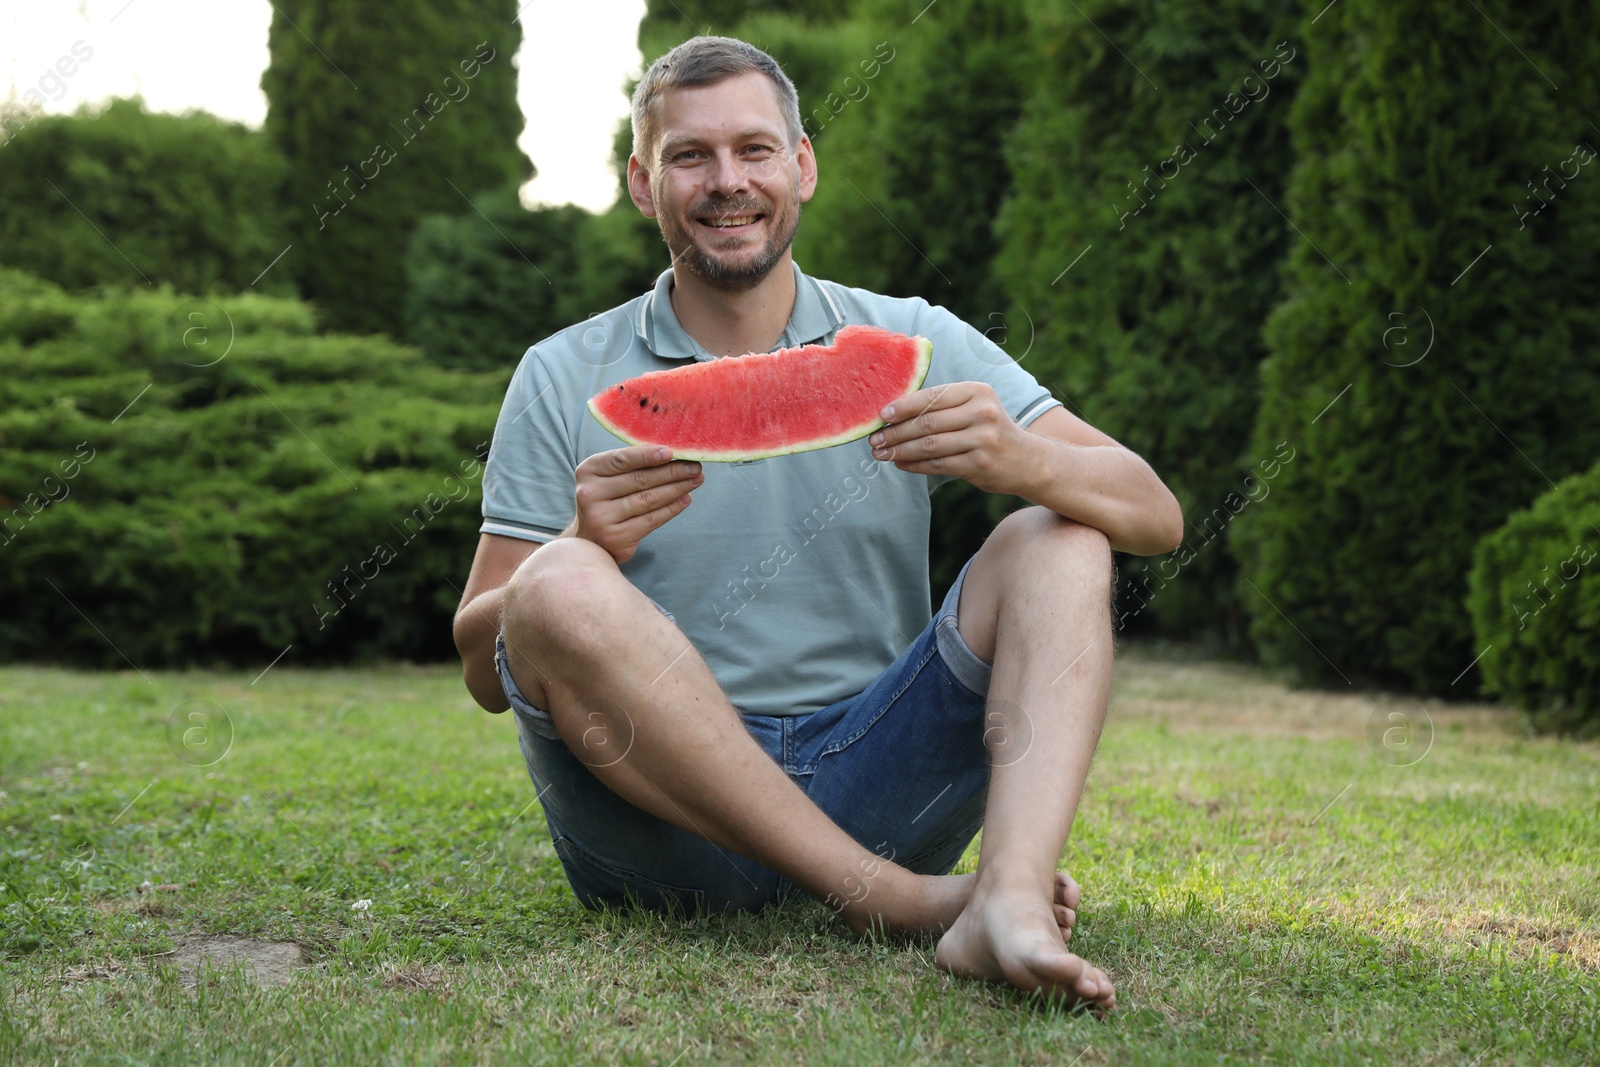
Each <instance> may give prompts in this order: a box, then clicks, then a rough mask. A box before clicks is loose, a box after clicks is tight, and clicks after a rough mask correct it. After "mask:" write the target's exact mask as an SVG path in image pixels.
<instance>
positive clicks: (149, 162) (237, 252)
mask: <svg viewBox="0 0 1600 1067" xmlns="http://www.w3.org/2000/svg"><path fill="white" fill-rule="evenodd" d="M283 172H284V162H283V160H282V158H281V157H280V156H279V155H278V154H277V152H276V151H275V150H274V149H273V147H272V145H271V143H270V142H269V141H268V140H267V139H266V137H265V136H263V135H262V134H261V133H259V132H257V131H255V130H250V129H247V128H246V127H244V126H242V125H240V124H238V123H233V122H225V121H223V120H222V119H219V118H217V117H216V116H214V115H208V114H205V113H203V112H200V113H193V114H188V115H161V114H151V113H149V112H146V111H145V110H144V104H143V102H142V101H140V100H136V99H135V100H113V101H112V102H111V103H110V104H109V105H108V106H106V107H105V109H104V110H102V111H98V112H97V111H92V110H89V109H87V108H80V109H79V110H78V112H77V114H75V115H63V116H53V115H46V116H40V117H38V118H33V119H31V120H30V121H29V122H27V124H26V125H21V126H19V128H18V129H17V133H16V135H15V137H12V138H9V139H7V140H5V141H4V142H3V144H0V264H4V265H6V266H10V267H16V268H19V269H22V270H26V271H29V272H31V273H34V274H37V275H39V276H40V277H43V278H47V279H49V280H51V281H54V282H56V283H58V284H60V285H63V286H65V287H67V288H68V289H82V288H87V287H91V286H97V285H113V286H127V285H146V284H153V285H160V284H169V285H171V286H172V287H173V288H174V289H177V290H179V291H181V292H187V293H206V292H217V291H238V290H242V289H246V288H248V287H250V284H251V282H252V281H253V280H255V279H256V278H257V277H258V276H259V275H261V273H262V272H263V271H264V270H266V268H267V266H268V265H269V264H271V263H272V261H273V259H274V258H275V257H276V256H277V255H278V254H279V253H280V252H282V251H283V250H284V247H285V246H286V245H287V244H288V243H289V239H288V238H287V237H286V236H285V227H284V220H283V217H282V214H281V212H280V210H279V208H278V202H277V196H278V184H279V182H280V181H281V180H282V176H283ZM279 266H280V267H281V266H282V264H279ZM255 288H256V289H257V290H258V291H262V292H267V293H287V292H291V291H292V289H293V286H292V284H291V277H290V274H289V272H288V271H284V270H279V269H274V270H272V271H268V272H267V273H266V275H265V276H264V277H261V279H260V281H259V282H257V283H256V285H255Z"/></svg>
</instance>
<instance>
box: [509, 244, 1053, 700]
mask: <svg viewBox="0 0 1600 1067" xmlns="http://www.w3.org/2000/svg"><path fill="white" fill-rule="evenodd" d="M794 269H795V282H796V292H795V304H794V311H793V313H792V314H791V316H790V319H789V325H788V328H787V329H786V330H785V331H784V334H783V337H782V339H781V341H780V347H793V346H795V345H802V344H811V343H823V344H828V343H831V342H832V341H833V337H834V333H835V332H836V331H837V330H838V329H839V327H841V326H845V325H849V324H852V323H863V324H869V325H874V326H882V327H884V328H886V329H890V330H894V331H896V332H899V333H904V334H912V335H920V336H922V337H926V338H928V339H929V340H930V341H932V342H933V362H932V366H931V367H930V369H929V371H928V377H927V381H926V382H925V383H924V388H931V387H933V386H937V385H943V384H946V383H949V382H961V381H984V382H988V383H989V384H990V385H992V386H993V387H994V390H995V393H996V394H997V395H998V396H999V398H1000V401H1001V403H1002V404H1004V405H1005V408H1006V410H1007V411H1008V412H1010V413H1011V416H1012V418H1013V419H1015V420H1016V421H1017V422H1018V423H1019V424H1021V425H1024V426H1025V425H1027V424H1028V423H1030V422H1032V421H1033V420H1034V419H1036V418H1038V417H1039V416H1040V415H1042V414H1043V413H1044V412H1045V411H1047V410H1049V409H1050V408H1052V407H1056V406H1058V401H1056V400H1055V399H1054V398H1053V397H1051V395H1050V392H1049V390H1047V389H1045V388H1044V387H1043V386H1041V385H1040V384H1039V383H1038V382H1037V381H1035V380H1034V378H1033V376H1032V375H1031V374H1029V373H1028V372H1027V371H1025V370H1023V369H1022V368H1021V367H1020V366H1018V365H1017V363H1016V362H1015V361H1014V360H1013V359H1012V358H1011V357H1010V356H1008V355H1006V353H1005V352H1004V351H1002V350H1001V349H1000V348H998V347H997V346H996V345H995V344H994V343H993V342H991V341H990V340H989V339H988V338H986V337H984V336H983V335H982V334H981V333H979V332H978V331H977V330H975V329H973V328H972V327H971V326H968V325H967V324H966V323H964V322H962V321H961V320H960V319H958V318H956V317H955V316H954V315H952V314H951V313H950V312H948V311H946V310H945V309H944V308H942V307H934V306H932V305H930V304H928V302H927V301H925V300H922V299H920V298H913V299H899V298H894V297H887V296H880V295H878V294H876V293H869V292H867V291H865V290H862V289H849V288H846V287H845V286H842V285H837V284H835V283H833V282H828V281H822V280H820V279H816V278H811V277H809V276H807V275H805V274H803V273H801V271H800V269H799V267H798V266H797V267H795V268H794ZM671 286H672V271H671V270H668V271H666V272H665V273H663V274H662V275H661V277H660V278H659V279H658V280H657V282H656V286H655V289H654V290H652V291H651V292H648V293H645V294H644V295H643V296H641V297H639V298H638V299H636V300H630V301H629V302H628V303H626V304H623V305H622V306H621V307H618V308H614V309H612V310H611V311H607V312H605V313H604V314H601V315H596V316H595V317H593V318H591V319H588V320H586V321H584V322H581V323H579V324H577V325H576V326H572V327H571V328H569V329H566V330H563V331H561V332H560V333H558V334H555V335H554V336H553V337H550V338H548V339H546V340H544V341H541V342H539V343H538V344H536V345H534V346H533V347H532V348H530V349H528V351H527V352H526V353H524V354H523V357H522V362H521V363H520V364H518V366H517V370H516V373H515V374H514V375H513V376H512V379H511V385H510V387H509V388H508V389H507V391H506V398H505V404H504V406H503V407H502V408H501V411H500V418H499V421H498V423H497V424H496V426H495V432H494V442H493V445H492V446H491V448H490V450H489V459H488V462H487V464H486V467H485V470H484V477H483V526H482V529H483V531H484V532H485V533H492V534H500V535H502V536H505V537H520V538H524V539H527V540H530V541H541V542H542V541H549V540H551V539H552V538H554V537H555V536H556V535H557V534H558V533H560V532H561V530H562V529H564V528H565V527H566V525H567V524H568V523H569V522H571V521H572V517H573V514H574V502H573V488H574V477H575V472H576V470H577V466H578V464H579V463H580V462H581V461H582V460H584V459H585V458H587V457H588V456H591V455H593V454H594V453H596V452H604V451H608V450H610V449H614V448H622V447H624V446H625V445H626V442H624V441H621V440H619V439H618V438H616V437H615V436H613V435H612V434H611V433H610V432H609V431H607V430H606V429H605V428H604V427H602V426H601V425H600V424H599V423H598V422H596V421H595V419H594V418H593V416H591V415H590V414H589V412H588V410H587V408H585V406H584V405H585V402H586V401H587V400H588V399H589V398H590V397H591V396H593V395H595V394H596V393H598V392H600V391H602V390H604V389H606V388H608V387H609V386H612V385H615V384H616V383H617V382H620V381H623V380H624V379H627V378H632V377H634V376H636V375H640V374H644V373H646V372H647V371H653V370H663V369H666V368H670V367H674V366H679V365H682V364H683V363H684V362H685V361H687V360H691V359H696V360H705V359H711V358H712V357H711V355H710V354H709V353H708V352H706V350H705V349H703V348H701V347H700V345H699V344H698V343H696V342H695V340H694V339H693V338H692V337H690V336H689V335H688V334H687V333H685V332H684V330H683V328H682V327H681V326H680V325H678V320H677V317H676V316H675V315H674V314H673V311H672V301H671V298H670V296H669V293H670V291H671ZM702 470H703V471H704V473H705V483H704V484H703V485H701V486H700V488H699V489H697V490H695V491H694V499H693V501H692V502H691V503H690V505H689V507H688V508H686V509H685V510H684V511H683V512H682V513H681V514H679V515H678V516H677V517H676V518H674V519H672V520H671V521H669V522H668V523H667V524H666V525H665V526H662V527H661V528H660V529H658V530H656V531H654V532H653V533H651V534H649V535H648V536H647V537H645V538H644V540H643V541H641V542H640V543H639V550H638V552H637V553H636V554H635V555H634V557H633V558H632V559H631V560H629V561H628V562H627V563H625V564H623V565H622V573H623V574H624V575H626V576H627V578H628V580H629V581H631V582H633V584H634V585H636V586H637V587H638V588H639V589H640V590H641V591H643V592H644V593H645V594H646V595H647V596H649V597H650V598H651V599H653V600H654V601H656V603H658V604H660V605H661V606H662V607H664V608H666V609H667V610H668V611H670V612H671V613H672V614H673V616H674V618H675V619H676V621H677V624H678V626H679V627H680V628H681V629H682V630H683V632H684V634H685V635H686V636H687V637H688V638H689V640H690V641H691V642H692V643H693V645H694V647H695V648H696V649H697V650H698V651H699V653H700V655H701V656H702V657H704V659H705V661H706V663H707V664H708V665H709V666H710V667H711V671H712V673H713V674H714V675H715V676H716V678H717V681H718V682H719V683H720V684H721V686H722V688H723V691H724V692H725V693H726V694H727V695H728V699H729V700H730V701H731V702H732V703H733V705H734V706H735V707H737V708H739V709H740V710H742V711H745V712H749V713H752V714H762V715H797V714H803V713H805V712H809V711H815V710H817V709H819V708H823V707H826V706H828V705H829V704H831V703H833V702H835V701H837V700H841V699H843V698H845V697H848V696H853V695H855V694H856V693H859V692H861V691H862V690H863V689H865V688H866V687H867V686H868V685H869V684H870V683H871V682H872V680H873V679H874V678H876V677H877V676H878V675H879V674H881V673H882V672H883V670H884V668H886V667H888V666H889V664H890V663H892V662H894V659H895V657H896V656H898V655H899V654H900V653H901V652H902V651H903V650H904V649H905V648H906V647H907V646H908V645H910V643H911V642H912V640H913V639H914V638H915V637H916V636H917V634H918V633H920V632H921V631H922V629H923V628H924V627H925V626H926V625H927V624H928V621H929V619H930V618H931V616H932V609H931V605H930V603H929V587H928V517H929V500H928V497H929V494H930V493H931V492H932V491H933V490H934V489H935V488H936V487H938V486H939V485H942V484H944V483H945V482H947V481H951V480H953V479H950V478H946V477H930V476H927V475H922V474H908V473H906V472H904V471H901V470H898V469H896V468H895V466H894V464H892V463H880V462H878V461H877V460H875V459H873V458H872V451H871V449H870V447H869V446H868V445H867V441H866V438H862V439H861V440H858V441H852V442H851V443H849V444H846V445H838V446H836V447H833V448H825V449H820V450H818V451H815V452H803V453H800V454H799V455H792V456H777V457H774V458H772V459H764V460H756V461H753V462H748V463H736V464H728V463H706V464H704V465H703V466H702Z"/></svg>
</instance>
